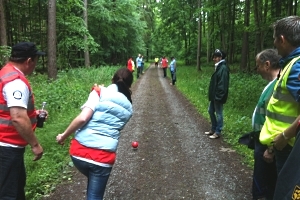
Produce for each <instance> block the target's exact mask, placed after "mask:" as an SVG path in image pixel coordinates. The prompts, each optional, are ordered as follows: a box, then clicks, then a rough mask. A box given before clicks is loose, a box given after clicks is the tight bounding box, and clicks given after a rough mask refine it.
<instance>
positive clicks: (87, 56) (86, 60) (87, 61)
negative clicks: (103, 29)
mask: <svg viewBox="0 0 300 200" xmlns="http://www.w3.org/2000/svg"><path fill="white" fill-rule="evenodd" d="M83 20H84V23H85V27H86V29H88V16H87V0H84V10H83ZM84 44H85V47H84V66H85V67H90V54H89V47H88V44H87V36H86V35H84Z"/></svg>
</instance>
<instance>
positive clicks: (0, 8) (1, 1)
mask: <svg viewBox="0 0 300 200" xmlns="http://www.w3.org/2000/svg"><path fill="white" fill-rule="evenodd" d="M4 5H5V0H0V46H7V36H6V19H5V10H4V7H5V6H4Z"/></svg>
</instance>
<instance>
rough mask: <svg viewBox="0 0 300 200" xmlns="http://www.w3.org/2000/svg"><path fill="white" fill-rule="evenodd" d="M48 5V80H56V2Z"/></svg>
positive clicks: (54, 0)
mask: <svg viewBox="0 0 300 200" xmlns="http://www.w3.org/2000/svg"><path fill="white" fill-rule="evenodd" d="M48 3H49V5H48V78H49V79H56V78H57V67H56V0H49V2H48Z"/></svg>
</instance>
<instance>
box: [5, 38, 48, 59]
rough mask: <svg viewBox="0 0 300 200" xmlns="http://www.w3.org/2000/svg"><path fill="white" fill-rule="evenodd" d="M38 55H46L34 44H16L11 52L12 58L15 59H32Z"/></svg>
mask: <svg viewBox="0 0 300 200" xmlns="http://www.w3.org/2000/svg"><path fill="white" fill-rule="evenodd" d="M36 55H38V56H43V55H46V53H45V52H42V51H38V50H37V48H36V46H35V44H34V43H33V42H20V43H18V44H15V45H14V46H13V47H12V50H11V57H13V58H30V57H33V56H36Z"/></svg>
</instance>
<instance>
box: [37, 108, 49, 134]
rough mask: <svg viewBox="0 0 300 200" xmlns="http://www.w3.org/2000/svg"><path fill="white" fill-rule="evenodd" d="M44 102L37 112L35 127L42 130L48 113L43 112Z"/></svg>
mask: <svg viewBox="0 0 300 200" xmlns="http://www.w3.org/2000/svg"><path fill="white" fill-rule="evenodd" d="M45 106H46V102H43V104H42V108H41V109H40V110H37V125H36V126H37V127H39V128H43V126H44V122H45V120H46V118H47V116H48V112H47V111H46V110H45Z"/></svg>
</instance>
